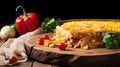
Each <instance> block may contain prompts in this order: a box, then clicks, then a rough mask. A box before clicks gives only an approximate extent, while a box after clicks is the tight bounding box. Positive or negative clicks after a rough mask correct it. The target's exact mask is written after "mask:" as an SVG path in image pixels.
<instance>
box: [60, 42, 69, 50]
mask: <svg viewBox="0 0 120 67" xmlns="http://www.w3.org/2000/svg"><path fill="white" fill-rule="evenodd" d="M66 47H67V45H66V44H65V43H63V42H60V45H59V49H60V50H65V48H66Z"/></svg>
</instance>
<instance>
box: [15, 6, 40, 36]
mask: <svg viewBox="0 0 120 67" xmlns="http://www.w3.org/2000/svg"><path fill="white" fill-rule="evenodd" d="M18 8H22V10H23V15H20V16H18V17H17V18H16V20H15V25H16V28H17V31H18V33H19V34H20V35H22V34H25V33H27V32H31V31H33V30H35V29H37V28H38V27H39V20H38V16H37V14H36V13H27V12H26V11H25V8H24V7H23V6H18V7H17V8H16V11H17V10H18Z"/></svg>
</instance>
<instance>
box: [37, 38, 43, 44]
mask: <svg viewBox="0 0 120 67" xmlns="http://www.w3.org/2000/svg"><path fill="white" fill-rule="evenodd" d="M38 44H40V45H43V44H44V39H43V38H42V37H41V38H39V40H38Z"/></svg>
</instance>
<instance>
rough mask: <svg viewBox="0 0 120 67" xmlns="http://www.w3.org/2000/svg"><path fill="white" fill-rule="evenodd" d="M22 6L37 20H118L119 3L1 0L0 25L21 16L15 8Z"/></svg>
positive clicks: (104, 0)
mask: <svg viewBox="0 0 120 67" xmlns="http://www.w3.org/2000/svg"><path fill="white" fill-rule="evenodd" d="M19 5H22V6H24V7H25V8H26V11H27V12H35V13H37V14H38V17H39V20H40V21H42V20H43V19H44V18H46V17H54V18H61V19H84V18H85V19H88V18H90V19H91V18H92V19H94V18H97V19H120V3H119V2H117V1H115V0H112V1H111V0H107V1H106V0H103V1H102V0H95V1H91V0H1V2H0V23H3V22H6V21H13V22H14V21H15V19H16V17H17V16H19V15H20V14H22V10H21V9H19V10H18V12H16V11H15V8H16V7H17V6H19Z"/></svg>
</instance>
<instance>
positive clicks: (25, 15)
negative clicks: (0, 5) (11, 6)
mask: <svg viewBox="0 0 120 67" xmlns="http://www.w3.org/2000/svg"><path fill="white" fill-rule="evenodd" d="M19 8H22V10H23V18H25V17H27V12H26V10H25V8H24V7H23V6H18V7H17V8H16V11H18V9H19Z"/></svg>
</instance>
